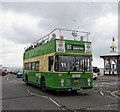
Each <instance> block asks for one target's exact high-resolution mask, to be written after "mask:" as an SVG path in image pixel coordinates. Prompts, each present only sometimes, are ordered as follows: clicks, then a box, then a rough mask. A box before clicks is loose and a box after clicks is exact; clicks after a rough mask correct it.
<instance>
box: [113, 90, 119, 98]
mask: <svg viewBox="0 0 120 112" xmlns="http://www.w3.org/2000/svg"><path fill="white" fill-rule="evenodd" d="M116 92H118V90H116V91H113V92H111V95H112V96H114V97H116V98H119V99H120V97H119V96H118V95H116V94H115V93H116Z"/></svg>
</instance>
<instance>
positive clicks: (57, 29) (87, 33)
mask: <svg viewBox="0 0 120 112" xmlns="http://www.w3.org/2000/svg"><path fill="white" fill-rule="evenodd" d="M56 31H58V32H57V33H58V35H57V36H58V37H59V38H61V35H62V34H63V31H64V32H72V33H71V34H72V36H73V39H74V40H76V37H77V36H78V34H77V33H81V34H84V35H81V36H80V40H83V38H85V37H86V41H88V40H89V39H88V36H89V35H90V33H89V32H84V31H78V30H68V29H59V28H55V29H54V30H52V31H51V32H50V33H48V34H47V35H45V36H44V37H42V38H40V39H38V40H36V41H35V42H33V43H31V44H30V45H28V46H27V47H25V48H24V50H25V51H28V50H31V49H33V48H35V47H37V46H39V45H42V44H44V43H46V42H48V41H50V40H51V39H54V38H57V37H54V38H53V36H51V34H55V36H56Z"/></svg>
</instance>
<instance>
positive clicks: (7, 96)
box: [2, 74, 119, 111]
mask: <svg viewBox="0 0 120 112" xmlns="http://www.w3.org/2000/svg"><path fill="white" fill-rule="evenodd" d="M2 82H3V83H2V106H3V107H2V108H3V110H116V111H117V110H118V97H116V96H114V95H113V94H112V93H114V91H116V90H118V84H119V82H118V81H116V80H104V79H98V80H95V81H94V88H93V89H92V90H79V91H78V93H71V92H53V91H48V92H45V93H44V92H42V91H41V90H40V89H39V88H37V87H34V86H26V85H25V84H24V82H23V81H22V79H21V78H16V76H15V75H13V74H8V75H7V76H4V77H3V78H2Z"/></svg>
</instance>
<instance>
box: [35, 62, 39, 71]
mask: <svg viewBox="0 0 120 112" xmlns="http://www.w3.org/2000/svg"><path fill="white" fill-rule="evenodd" d="M39 66H40V64H39V61H36V62H35V71H39Z"/></svg>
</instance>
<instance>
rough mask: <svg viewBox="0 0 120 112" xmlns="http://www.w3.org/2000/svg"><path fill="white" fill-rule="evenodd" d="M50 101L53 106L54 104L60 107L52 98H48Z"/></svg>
mask: <svg viewBox="0 0 120 112" xmlns="http://www.w3.org/2000/svg"><path fill="white" fill-rule="evenodd" d="M49 100H50V101H52V102H53V103H54V104H56V105H57V106H58V107H61V106H60V105H59V104H58V103H57V102H56V101H54V100H53V99H52V98H49Z"/></svg>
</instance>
